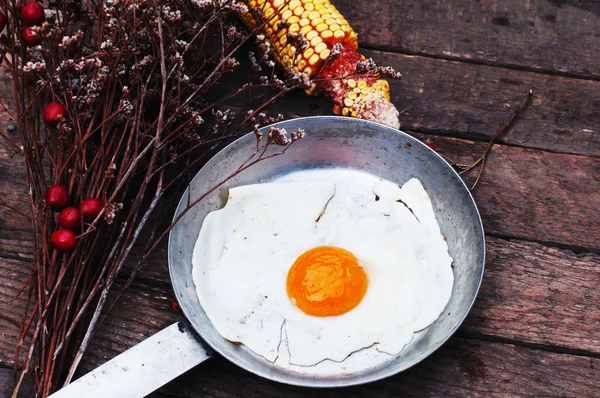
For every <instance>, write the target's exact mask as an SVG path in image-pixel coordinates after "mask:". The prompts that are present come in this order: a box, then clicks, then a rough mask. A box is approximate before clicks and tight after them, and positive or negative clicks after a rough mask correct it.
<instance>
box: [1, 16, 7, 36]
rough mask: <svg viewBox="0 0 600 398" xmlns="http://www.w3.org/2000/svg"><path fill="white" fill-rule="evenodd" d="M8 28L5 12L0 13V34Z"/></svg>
mask: <svg viewBox="0 0 600 398" xmlns="http://www.w3.org/2000/svg"><path fill="white" fill-rule="evenodd" d="M5 27H6V15H4V13H3V12H0V32H2V31H3V30H4V28H5Z"/></svg>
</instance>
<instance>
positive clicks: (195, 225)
mask: <svg viewBox="0 0 600 398" xmlns="http://www.w3.org/2000/svg"><path fill="white" fill-rule="evenodd" d="M276 126H277V127H281V128H285V129H286V130H288V131H290V132H291V131H294V130H296V129H297V128H303V129H305V130H306V132H307V135H306V137H305V138H304V139H303V140H301V141H298V142H297V143H294V145H293V146H292V147H291V148H290V150H289V151H287V152H286V154H285V155H283V156H277V157H273V158H271V159H268V160H266V161H264V162H260V163H258V164H256V165H254V166H252V167H250V168H249V169H247V170H245V171H243V172H242V173H241V174H238V175H237V176H236V177H234V178H232V179H231V180H229V181H228V182H227V183H225V184H223V185H222V186H221V187H220V188H219V189H217V190H215V191H214V192H213V193H211V194H210V195H208V196H207V197H206V198H205V199H203V200H202V201H201V202H200V203H199V204H198V205H197V206H195V207H194V208H192V210H190V211H189V212H188V213H186V214H185V216H184V217H183V218H182V219H181V220H180V221H179V223H178V224H177V225H176V226H175V227H174V229H173V230H172V232H171V235H170V237H169V270H170V274H171V281H172V283H173V289H174V291H175V295H176V297H177V300H178V302H179V304H180V306H181V308H182V310H183V312H184V314H185V316H186V317H187V319H188V321H189V323H187V322H185V321H182V322H178V323H177V324H175V325H171V326H170V327H168V328H167V329H165V330H163V331H161V332H159V333H157V334H156V335H154V336H152V337H150V338H149V339H148V340H146V341H144V342H142V343H140V344H138V345H137V346H135V347H133V348H131V349H130V350H128V351H126V352H124V353H123V354H121V355H119V356H118V357H116V358H114V359H113V360H111V361H109V362H108V363H106V364H104V365H102V366H101V367H100V368H98V369H96V370H94V371H93V372H91V373H89V374H88V375H85V376H84V377H82V378H80V379H79V380H77V381H75V382H74V383H72V384H71V385H69V386H68V387H66V388H64V389H63V390H60V391H59V392H57V393H56V394H54V395H53V397H54V398H66V397H77V398H79V397H82V396H85V397H86V398H93V397H103V398H104V397H124V398H131V397H142V396H145V395H146V394H149V393H150V392H152V391H154V390H155V389H157V388H159V387H160V386H162V385H164V384H166V383H167V382H168V381H170V380H172V379H174V378H175V377H177V376H179V375H180V374H182V373H183V372H185V371H187V370H189V369H191V368H192V367H193V366H195V365H197V364H198V363H200V362H202V361H204V360H205V359H207V358H209V357H211V356H212V355H214V354H213V353H212V350H210V349H209V348H206V347H205V345H204V343H203V342H206V343H207V344H208V346H210V347H211V348H212V349H214V350H215V351H216V352H217V353H219V354H220V355H221V356H223V357H225V358H227V359H228V360H230V361H231V362H233V363H235V364H236V365H238V366H240V367H242V368H244V369H246V370H248V371H250V372H252V373H255V374H257V375H259V376H262V377H264V378H267V379H271V380H275V381H279V382H282V383H287V384H293V385H299V386H308V387H342V386H350V385H355V384H361V383H367V382H371V381H375V380H379V379H382V378H384V377H388V376H391V375H394V374H396V373H398V372H401V371H403V370H405V369H407V368H409V367H411V366H413V365H415V364H416V363H418V362H420V361H421V360H423V359H424V358H426V357H427V356H428V355H430V354H431V353H432V352H434V351H435V350H436V349H437V348H439V347H440V346H441V345H442V344H443V343H444V342H445V341H446V340H447V339H448V338H449V337H450V336H451V335H452V334H453V333H454V331H455V330H456V329H457V328H458V326H459V325H460V324H461V322H462V321H463V319H464V318H465V317H466V315H467V313H468V312H469V309H470V308H471V305H472V304H473V301H474V300H475V297H476V295H477V292H478V290H479V285H480V282H481V278H482V276H483V268H484V260H485V242H484V233H483V227H482V224H481V219H480V217H479V213H478V211H477V207H476V206H475V203H474V201H473V198H472V197H471V194H470V192H469V190H468V189H467V188H466V186H465V185H464V183H463V181H462V180H461V178H460V177H459V176H458V174H457V173H456V172H455V171H454V170H453V169H452V168H451V167H450V166H449V165H448V163H446V162H445V161H444V160H443V159H442V158H441V157H440V156H439V155H438V154H437V153H435V152H434V151H432V150H431V149H429V148H428V147H427V146H426V145H424V144H423V143H421V142H420V141H418V140H416V139H415V138H412V137H411V136H409V135H407V134H405V133H402V132H399V131H397V130H395V129H392V128H390V127H386V126H383V125H380V124H376V123H373V122H368V121H364V120H359V119H349V118H342V117H332V116H324V117H308V118H300V119H294V120H289V121H285V122H281V123H277V124H276ZM267 131H268V128H264V129H263V130H262V132H263V133H264V134H265V135H266V133H267ZM255 149H256V139H255V137H254V134H248V135H246V136H244V137H242V138H240V139H238V140H237V141H235V142H233V143H232V144H230V145H229V146H227V147H226V148H224V149H223V150H222V151H220V152H219V153H218V154H217V155H216V156H215V157H213V158H212V159H211V160H210V161H209V162H208V163H207V164H206V165H205V166H204V167H203V168H202V170H200V172H199V173H198V174H197V175H196V177H195V178H194V180H193V181H192V183H191V185H190V188H189V190H188V191H186V192H185V194H184V195H183V198H182V199H181V202H180V203H179V206H178V208H177V212H176V215H179V214H180V213H181V212H182V211H183V209H184V208H185V207H186V205H187V203H188V200H191V201H193V200H194V199H196V198H198V197H200V196H201V195H202V194H203V193H205V192H207V191H208V190H209V189H210V188H211V187H213V186H214V185H215V184H216V183H217V182H220V181H223V180H224V179H226V177H227V176H228V175H230V174H232V173H233V172H234V171H235V170H236V169H237V168H238V167H239V166H240V165H241V164H242V163H243V162H244V161H246V160H247V159H248V158H249V157H250V156H251V155H252V154H253V153H254V151H255ZM273 150H274V151H280V147H279V148H273ZM325 168H338V169H350V170H358V171H362V172H365V173H368V174H371V175H374V176H377V177H380V178H384V179H387V180H390V181H394V182H396V183H398V184H403V183H404V182H406V181H408V180H409V179H410V178H412V177H417V178H418V179H419V180H421V182H422V183H423V185H424V187H425V189H426V190H427V191H428V193H429V196H430V197H431V200H432V203H433V207H434V210H435V213H436V217H437V219H438V222H439V224H440V228H441V230H442V233H443V234H444V236H445V237H446V238H447V243H448V247H449V251H450V255H451V256H452V257H453V258H454V278H455V279H454V287H453V290H452V296H451V299H450V302H449V303H448V305H447V307H446V309H445V310H444V312H443V313H442V315H441V316H440V317H439V318H438V319H437V321H436V322H435V323H434V324H432V325H431V326H430V327H428V328H426V329H425V330H423V331H421V332H418V333H416V334H415V336H414V338H413V341H412V342H411V343H410V344H409V345H408V346H406V347H405V348H404V350H403V351H402V353H401V354H400V355H399V356H397V357H395V358H390V360H389V361H388V362H387V363H384V364H382V365H381V366H376V367H374V368H368V369H359V370H356V371H351V372H348V373H347V374H343V375H341V376H340V375H336V376H331V375H327V374H322V375H321V374H319V375H316V376H315V375H314V374H305V373H303V372H301V371H294V372H291V371H289V370H286V369H284V368H282V367H278V366H276V365H274V364H272V363H271V362H268V361H267V360H265V359H264V358H262V357H260V356H258V355H256V354H254V353H253V352H252V351H250V350H248V349H247V348H246V347H245V346H244V345H241V344H234V343H231V342H230V341H228V340H225V339H224V338H222V337H221V336H220V335H219V334H218V333H217V331H216V330H215V329H214V328H213V326H212V324H211V322H210V321H209V319H208V318H207V316H206V314H205V312H204V310H203V309H202V306H201V305H200V302H199V300H198V297H197V295H196V292H195V286H194V282H193V280H192V252H193V249H194V245H195V243H196V239H197V237H198V233H199V231H200V227H201V226H202V221H203V219H204V217H205V216H206V215H207V214H208V213H209V212H210V211H213V210H217V209H219V208H221V207H222V206H223V205H224V203H225V200H224V198H226V197H227V195H226V193H227V189H228V188H229V187H233V186H238V185H245V184H253V183H259V182H269V181H274V180H277V179H278V178H280V177H282V176H284V175H286V174H289V173H291V172H295V171H298V170H304V169H314V170H319V169H325ZM190 325H191V327H190ZM196 333H197V334H196ZM198 336H199V337H200V338H198Z"/></svg>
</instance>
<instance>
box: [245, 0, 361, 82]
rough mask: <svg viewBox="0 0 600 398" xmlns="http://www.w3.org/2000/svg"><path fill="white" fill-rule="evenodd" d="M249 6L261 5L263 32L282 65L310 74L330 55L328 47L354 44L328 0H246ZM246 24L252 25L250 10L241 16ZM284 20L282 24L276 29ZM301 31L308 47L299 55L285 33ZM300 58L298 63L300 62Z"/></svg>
mask: <svg viewBox="0 0 600 398" xmlns="http://www.w3.org/2000/svg"><path fill="white" fill-rule="evenodd" d="M246 4H248V6H249V7H253V8H257V7H262V13H263V17H264V18H265V19H266V20H267V24H266V26H265V28H264V33H265V34H266V35H267V37H268V39H269V40H270V41H271V43H272V50H273V54H274V55H275V57H276V58H277V61H278V62H280V63H282V65H283V66H284V67H290V66H291V67H293V68H295V69H296V68H297V69H298V70H299V71H301V72H303V73H307V74H308V76H309V77H312V74H314V73H315V72H316V71H318V70H319V68H320V67H322V64H323V63H324V62H326V61H327V59H328V58H329V57H330V55H331V50H330V47H331V46H332V45H333V44H335V43H338V42H340V43H342V44H344V45H346V46H349V47H354V48H357V47H358V42H357V40H356V33H355V32H354V31H353V30H352V28H351V27H350V25H349V24H348V22H347V21H346V19H344V17H342V15H341V14H340V13H339V12H338V10H337V9H336V8H335V7H334V6H333V4H331V3H330V0H249V1H248V2H247V3H246ZM244 21H245V23H246V24H248V26H250V27H255V26H256V21H255V20H254V18H253V16H252V14H251V13H248V14H247V15H246V16H244ZM282 21H285V22H286V23H287V24H288V26H287V27H286V28H282V29H277V28H278V27H279V26H280V23H281V22H282ZM297 32H300V33H302V34H304V36H305V38H306V39H307V41H308V42H309V43H310V44H309V47H308V48H307V49H305V51H304V52H303V53H302V56H301V57H300V58H297V57H298V54H297V49H296V48H295V47H293V46H290V45H289V43H288V42H287V38H286V35H287V34H288V33H297ZM300 62H302V63H300Z"/></svg>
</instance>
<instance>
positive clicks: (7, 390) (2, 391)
mask: <svg viewBox="0 0 600 398" xmlns="http://www.w3.org/2000/svg"><path fill="white" fill-rule="evenodd" d="M14 385H15V379H14V373H13V370H12V369H9V368H2V367H0V398H8V397H10V396H12V392H13V387H14ZM32 396H33V381H32V380H31V379H30V378H29V377H26V378H25V380H24V381H23V388H22V389H21V391H19V394H18V395H17V398H31V397H32Z"/></svg>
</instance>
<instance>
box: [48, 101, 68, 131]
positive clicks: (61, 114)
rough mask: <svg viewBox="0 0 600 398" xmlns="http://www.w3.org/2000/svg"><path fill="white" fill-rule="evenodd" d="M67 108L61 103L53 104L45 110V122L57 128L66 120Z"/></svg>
mask: <svg viewBox="0 0 600 398" xmlns="http://www.w3.org/2000/svg"><path fill="white" fill-rule="evenodd" d="M65 114H66V110H65V107H64V106H62V105H61V104H59V103H56V102H52V103H50V104H48V105H46V108H44V121H45V122H46V124H47V125H49V126H55V125H57V124H58V122H60V121H61V120H63V119H64V118H65Z"/></svg>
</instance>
